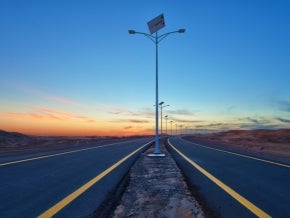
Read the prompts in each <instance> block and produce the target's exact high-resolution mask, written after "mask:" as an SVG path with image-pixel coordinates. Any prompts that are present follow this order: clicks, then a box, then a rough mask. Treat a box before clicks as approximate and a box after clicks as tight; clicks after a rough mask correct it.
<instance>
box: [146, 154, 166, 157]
mask: <svg viewBox="0 0 290 218" xmlns="http://www.w3.org/2000/svg"><path fill="white" fill-rule="evenodd" d="M147 156H148V157H165V154H163V153H157V154H155V153H153V154H147Z"/></svg>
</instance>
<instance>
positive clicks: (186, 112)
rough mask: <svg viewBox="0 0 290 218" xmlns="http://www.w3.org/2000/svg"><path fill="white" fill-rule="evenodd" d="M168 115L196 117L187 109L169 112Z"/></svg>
mask: <svg viewBox="0 0 290 218" xmlns="http://www.w3.org/2000/svg"><path fill="white" fill-rule="evenodd" d="M168 113H169V114H174V115H195V112H193V111H190V110H187V109H178V110H168Z"/></svg>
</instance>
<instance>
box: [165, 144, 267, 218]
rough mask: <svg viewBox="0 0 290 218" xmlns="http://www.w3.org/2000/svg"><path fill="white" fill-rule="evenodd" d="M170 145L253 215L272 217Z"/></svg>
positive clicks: (265, 217)
mask: <svg viewBox="0 0 290 218" xmlns="http://www.w3.org/2000/svg"><path fill="white" fill-rule="evenodd" d="M167 141H168V144H169V145H170V146H171V147H172V148H173V149H174V150H175V151H176V152H177V153H178V154H179V155H180V156H181V157H183V158H184V159H185V160H186V161H187V162H189V163H190V164H191V165H192V166H193V167H195V168H196V169H197V170H198V171H199V172H201V173H202V174H203V175H205V176H206V177H207V178H209V179H210V180H211V181H212V182H214V183H215V184H216V185H217V186H219V187H220V188H221V189H223V190H224V191H225V192H226V193H228V194H229V195H230V196H232V197H233V198H234V199H236V200H237V201H238V202H239V203H240V204H242V205H243V206H244V207H246V208H247V209H248V210H250V211H251V212H252V213H253V214H255V215H256V216H258V217H264V218H268V217H271V216H270V215H269V214H267V213H266V212H264V211H263V210H261V209H260V208H258V207H257V206H255V205H254V204H253V203H251V202H250V201H248V200H247V199H246V198H244V197H243V196H241V195H240V194H239V193H237V192H236V191H234V190H233V189H232V188H230V187H229V186H227V185H226V184H224V183H223V182H222V181H221V180H219V179H218V178H216V177H214V176H213V175H212V174H210V173H209V172H207V171H206V170H205V169H203V168H202V167H201V166H199V165H198V164H197V163H195V162H194V161H192V160H191V159H189V158H188V157H187V156H186V155H184V154H183V153H182V152H181V151H179V150H178V149H177V148H176V147H174V146H173V145H172V144H171V143H170V141H169V140H167Z"/></svg>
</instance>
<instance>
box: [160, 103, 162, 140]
mask: <svg viewBox="0 0 290 218" xmlns="http://www.w3.org/2000/svg"><path fill="white" fill-rule="evenodd" d="M160 108H161V115H160V120H161V132H160V134H161V135H162V132H163V131H162V109H163V107H162V105H161V106H160Z"/></svg>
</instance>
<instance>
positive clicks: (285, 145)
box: [186, 129, 290, 158]
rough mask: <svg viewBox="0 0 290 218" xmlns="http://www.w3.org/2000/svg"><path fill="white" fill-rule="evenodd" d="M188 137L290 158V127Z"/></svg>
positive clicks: (195, 140)
mask: <svg viewBox="0 0 290 218" xmlns="http://www.w3.org/2000/svg"><path fill="white" fill-rule="evenodd" d="M186 139H187V140H190V141H194V142H197V141H200V142H212V143H217V144H221V145H225V146H228V147H234V148H239V149H242V150H247V151H253V152H259V153H266V154H272V155H277V156H283V157H286V158H287V157H288V158H290V129H281V130H232V131H228V132H221V133H212V134H205V135H202V134H200V135H193V136H187V137H186Z"/></svg>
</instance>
